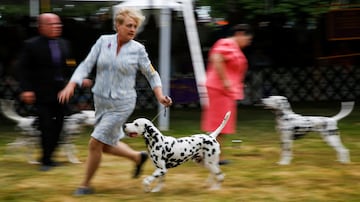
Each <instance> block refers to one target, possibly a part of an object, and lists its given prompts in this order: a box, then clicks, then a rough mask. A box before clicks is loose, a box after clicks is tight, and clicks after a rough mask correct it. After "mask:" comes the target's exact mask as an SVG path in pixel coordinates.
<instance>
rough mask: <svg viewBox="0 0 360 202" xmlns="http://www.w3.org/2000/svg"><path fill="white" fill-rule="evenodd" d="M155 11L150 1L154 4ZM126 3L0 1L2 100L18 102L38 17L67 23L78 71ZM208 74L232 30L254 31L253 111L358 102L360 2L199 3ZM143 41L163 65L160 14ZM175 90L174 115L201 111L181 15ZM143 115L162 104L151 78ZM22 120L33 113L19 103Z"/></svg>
mask: <svg viewBox="0 0 360 202" xmlns="http://www.w3.org/2000/svg"><path fill="white" fill-rule="evenodd" d="M149 2H150V3H151V0H149ZM119 3H122V1H61V0H17V1H12V0H0V78H1V79H0V98H6V99H15V100H16V99H17V96H18V91H19V89H18V85H17V81H16V76H15V75H16V72H15V69H14V64H15V63H16V59H17V55H18V54H19V51H20V50H21V47H22V44H23V41H24V40H26V39H28V38H29V37H32V36H34V35H36V34H37V29H36V16H37V15H38V14H39V13H42V12H54V13H56V14H58V15H59V16H60V17H61V18H62V21H63V24H64V27H63V30H64V31H63V37H64V38H66V39H68V40H69V41H70V42H71V44H72V47H73V52H74V54H75V55H74V56H75V59H76V61H77V63H79V62H81V61H82V60H83V59H84V58H85V56H86V55H87V54H88V52H89V50H90V48H91V46H92V44H94V42H95V40H96V39H97V38H98V37H99V36H100V35H101V34H109V33H114V30H113V21H112V16H113V13H112V12H113V6H115V5H117V4H119ZM193 6H194V11H193V12H194V14H195V16H196V25H197V29H198V34H199V39H200V43H201V50H202V53H203V55H202V56H203V59H204V63H205V66H206V61H207V54H208V50H209V48H210V47H211V46H212V45H213V43H214V42H215V41H216V40H217V39H219V38H221V37H224V36H226V34H227V31H228V29H229V27H231V26H232V25H234V24H238V23H248V24H250V25H251V26H252V28H253V30H254V39H253V43H252V45H251V46H250V47H248V48H246V49H245V50H244V51H245V54H246V56H247V58H248V60H249V71H248V74H247V77H246V99H245V100H243V101H241V102H240V103H239V104H243V105H253V104H256V103H257V102H258V101H259V99H260V98H262V97H266V96H269V95H284V96H287V97H288V98H289V100H290V101H292V102H306V101H307V102H313V101H341V100H359V98H360V66H359V59H360V0H328V1H326V0H301V1H299V0H223V1H218V0H196V1H193ZM151 13H152V11H151V10H150V15H149V16H148V20H147V23H146V24H145V26H144V29H143V30H142V32H140V33H139V34H138V36H137V37H136V40H138V41H140V42H141V43H143V44H144V45H145V46H146V49H147V51H148V53H149V56H150V59H151V60H152V62H153V64H154V66H156V67H158V65H159V64H158V63H159V23H158V22H157V20H156V17H155V11H154V12H153V13H154V14H153V15H152V14H151ZM171 20H172V27H171V30H172V37H171V39H172V40H171V53H170V55H171V65H170V67H169V68H170V72H171V87H170V88H171V90H170V92H171V93H170V94H171V96H172V97H173V99H174V101H175V106H174V107H199V106H200V105H199V98H198V93H197V88H196V83H195V78H194V71H193V65H192V60H191V56H190V51H189V46H188V39H187V36H186V30H185V25H184V19H183V15H182V12H179V11H175V10H173V11H172V16H171ZM137 91H138V95H139V96H138V104H137V107H138V108H156V107H157V103H156V100H154V98H153V96H152V91H151V89H150V88H149V87H148V84H147V83H146V81H145V80H144V78H142V77H139V78H138V85H137ZM72 102H73V104H74V106H75V108H77V109H87V108H92V97H91V94H90V91H89V90H78V91H77V96H75V97H74V99H73V101H72ZM18 107H19V111H20V112H19V113H20V114H26V113H29V108H27V107H28V106H22V105H21V103H19V106H18Z"/></svg>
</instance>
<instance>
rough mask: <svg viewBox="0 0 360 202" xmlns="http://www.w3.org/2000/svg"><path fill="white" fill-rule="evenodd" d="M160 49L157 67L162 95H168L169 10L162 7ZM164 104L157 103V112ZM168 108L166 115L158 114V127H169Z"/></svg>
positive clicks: (163, 128)
mask: <svg viewBox="0 0 360 202" xmlns="http://www.w3.org/2000/svg"><path fill="white" fill-rule="evenodd" d="M159 41H160V42H159V43H160V44H159V47H160V50H159V58H160V63H159V68H160V76H161V82H162V85H163V86H162V88H163V93H164V95H170V68H171V67H170V57H171V54H170V50H171V46H170V44H171V10H170V8H164V9H161V10H160V40H159ZM163 108H164V106H163V105H161V104H159V106H158V113H162V110H163ZM169 118H170V109H167V111H166V116H163V115H162V114H161V115H160V116H159V126H158V127H159V129H160V130H168V129H169Z"/></svg>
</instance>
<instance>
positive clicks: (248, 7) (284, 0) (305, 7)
mask: <svg viewBox="0 0 360 202" xmlns="http://www.w3.org/2000/svg"><path fill="white" fill-rule="evenodd" d="M197 3H198V5H210V6H211V8H212V12H211V15H212V16H213V17H223V18H226V19H228V20H231V15H233V14H234V13H235V14H237V15H238V16H241V17H243V18H244V19H246V20H253V19H255V18H257V17H259V16H266V15H274V14H276V15H281V16H283V17H285V18H287V19H288V20H290V21H294V22H296V21H299V20H304V17H305V18H306V19H311V20H316V19H317V18H318V17H319V16H320V15H321V14H323V13H326V12H327V11H328V10H329V8H330V4H331V1H329V0H262V1H260V0H224V1H218V0H199V1H198V2H197Z"/></svg>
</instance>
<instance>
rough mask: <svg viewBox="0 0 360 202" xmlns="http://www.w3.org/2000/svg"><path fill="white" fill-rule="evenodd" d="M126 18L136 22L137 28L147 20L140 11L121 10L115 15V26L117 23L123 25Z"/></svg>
mask: <svg viewBox="0 0 360 202" xmlns="http://www.w3.org/2000/svg"><path fill="white" fill-rule="evenodd" d="M126 16H128V17H130V18H132V19H133V20H135V22H136V24H137V27H140V26H141V24H142V23H143V21H144V20H145V16H144V15H143V14H142V13H141V11H140V10H137V9H132V8H120V9H119V10H118V11H117V13H116V14H115V19H114V25H116V24H117V23H119V24H120V25H122V24H123V23H124V19H125V17H126Z"/></svg>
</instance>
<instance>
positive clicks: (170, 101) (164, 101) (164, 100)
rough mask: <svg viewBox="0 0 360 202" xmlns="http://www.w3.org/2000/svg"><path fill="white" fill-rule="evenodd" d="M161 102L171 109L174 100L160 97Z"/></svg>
mask: <svg viewBox="0 0 360 202" xmlns="http://www.w3.org/2000/svg"><path fill="white" fill-rule="evenodd" d="M159 102H160V103H161V104H162V105H164V106H165V107H170V106H171V105H172V99H171V98H170V97H169V96H162V97H160V99H159Z"/></svg>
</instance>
